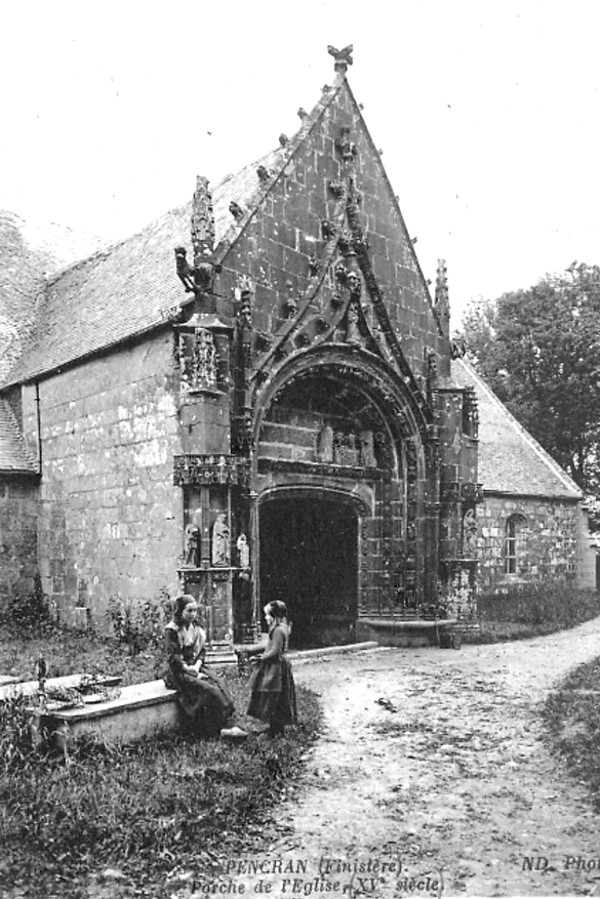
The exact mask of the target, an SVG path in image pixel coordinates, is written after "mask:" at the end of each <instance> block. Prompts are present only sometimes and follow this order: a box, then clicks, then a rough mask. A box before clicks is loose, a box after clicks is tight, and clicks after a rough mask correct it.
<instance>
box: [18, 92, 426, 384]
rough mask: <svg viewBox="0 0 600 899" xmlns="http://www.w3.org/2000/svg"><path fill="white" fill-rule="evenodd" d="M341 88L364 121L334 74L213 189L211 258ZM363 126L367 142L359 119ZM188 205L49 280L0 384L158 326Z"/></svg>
mask: <svg viewBox="0 0 600 899" xmlns="http://www.w3.org/2000/svg"><path fill="white" fill-rule="evenodd" d="M343 87H345V88H346V89H347V90H348V91H349V93H350V96H351V97H352V102H353V104H354V106H355V107H356V110H357V114H358V116H359V117H360V119H361V121H363V120H362V115H361V114H360V112H359V107H358V105H357V104H356V101H355V100H354V97H353V95H352V92H351V90H350V87H349V85H348V83H347V81H346V79H345V77H344V76H340V75H338V76H337V77H336V80H335V82H334V85H333V86H331V87H325V88H324V89H323V92H322V95H321V97H320V99H319V101H318V103H317V104H316V105H315V107H314V109H313V110H312V112H311V113H310V115H307V116H305V117H304V118H303V121H302V125H301V127H300V129H299V131H298V132H297V134H296V135H295V136H294V137H293V138H292V139H291V140H289V142H287V143H286V144H285V146H282V147H279V148H277V149H276V150H274V151H272V152H270V153H269V154H267V155H266V156H264V157H262V158H261V159H259V160H258V161H256V162H254V163H252V164H250V165H247V166H245V167H244V168H243V169H242V170H241V171H239V172H238V173H237V174H236V175H230V176H227V177H226V178H224V179H223V180H222V181H221V183H220V184H219V185H218V186H217V187H216V188H215V189H214V190H213V191H212V200H213V212H214V217H215V232H216V234H215V251H214V254H213V259H214V261H215V262H222V261H223V260H224V257H225V256H226V255H227V252H228V250H229V248H230V247H231V245H232V244H233V243H235V241H236V239H237V238H238V237H239V236H240V235H241V233H242V232H243V231H244V228H245V226H246V224H247V223H248V221H249V220H250V219H251V218H252V216H253V214H254V213H255V212H256V210H257V208H258V207H259V206H260V204H261V203H262V201H263V199H264V198H265V196H266V194H267V193H268V192H269V191H270V190H271V188H272V186H273V184H274V183H275V182H276V181H277V179H278V178H279V176H281V174H282V172H283V171H284V170H285V168H286V166H287V164H288V162H289V161H290V160H291V158H292V157H293V155H294V153H295V151H296V149H297V148H298V147H299V146H300V145H301V144H302V142H303V141H304V140H305V138H306V136H307V135H308V134H309V132H310V130H311V129H312V127H313V125H315V123H316V122H317V121H318V120H319V118H320V116H321V115H322V113H323V111H324V110H325V109H327V107H328V106H329V105H330V104H331V103H332V102H333V101H334V100H335V98H336V96H337V95H338V93H339V91H340V90H341V89H342V88H343ZM363 126H364V131H365V134H366V135H367V139H368V140H369V141H370V143H371V144H372V140H371V138H370V135H369V132H368V129H367V128H366V125H364V121H363ZM259 166H263V167H264V169H265V170H266V177H265V179H264V180H261V179H259V177H258V173H257V169H258V167H259ZM381 171H382V174H383V178H384V181H385V183H386V185H387V188H388V191H389V197H390V201H391V202H392V203H393V204H394V205H395V207H396V209H397V212H398V216H399V221H400V223H401V228H402V229H403V230H404V231H406V227H405V225H404V221H403V218H402V214H401V212H400V209H399V207H398V203H397V198H396V197H395V195H394V193H393V190H392V187H391V185H390V184H389V180H388V179H387V175H386V173H385V169H384V168H383V166H381ZM232 201H233V202H235V203H236V204H237V205H238V206H240V207H241V209H242V212H243V214H242V215H241V216H239V217H238V218H237V219H234V217H233V216H232V214H231V212H230V208H229V207H230V204H231V203H232ZM191 212H192V204H191V202H190V203H187V204H185V205H184V206H181V207H179V208H177V209H173V210H171V211H170V212H168V213H166V215H164V216H162V217H161V218H159V219H157V220H156V221H154V222H152V223H151V224H150V225H148V226H147V227H146V228H144V229H143V230H142V231H140V232H139V233H138V234H135V235H133V236H132V237H130V238H127V239H126V240H123V241H121V242H119V243H117V244H115V245H113V246H111V247H107V248H105V249H104V250H102V251H100V252H98V253H96V254H95V255H93V256H91V257H90V258H89V259H86V260H85V261H83V262H81V263H79V264H77V265H75V266H73V267H72V268H69V269H67V270H65V271H64V272H62V273H61V274H60V275H59V276H58V277H57V278H55V279H54V280H53V281H51V282H50V283H49V284H48V285H47V287H46V290H45V295H44V297H43V299H42V301H41V302H40V303H39V304H38V306H37V321H36V325H35V327H34V328H33V329H32V332H31V335H30V337H29V340H28V343H27V345H26V347H25V349H24V351H23V352H22V354H21V355H20V357H19V358H18V359H17V360H16V362H15V364H14V365H13V366H12V368H11V370H10V371H9V373H8V375H7V376H6V377H5V378H4V380H3V381H0V387H3V386H4V387H6V386H10V385H12V384H16V383H22V382H25V381H28V380H33V379H35V378H38V377H40V376H42V375H44V374H46V373H49V372H51V371H56V370H58V369H60V368H61V367H63V366H65V365H68V364H71V363H73V362H76V361H77V360H80V359H83V358H85V357H86V356H89V355H90V354H93V353H95V352H99V351H101V350H104V349H108V348H109V347H111V346H114V345H116V344H118V343H120V342H121V341H124V340H127V339H130V338H133V337H135V336H137V335H140V334H143V333H145V332H147V331H150V330H152V329H154V328H156V327H159V326H161V325H164V324H165V321H166V318H165V311H166V310H168V309H170V308H172V307H175V306H178V305H180V304H181V303H182V301H183V300H184V299H185V297H186V294H185V293H184V292H183V289H182V286H181V283H180V282H179V280H178V278H177V276H176V273H175V260H174V254H173V250H174V248H175V247H176V246H181V245H183V246H188V245H189V243H190V238H191ZM406 235H408V232H407V231H406ZM407 246H408V247H409V250H410V252H411V254H412V256H413V257H414V263H415V266H416V269H417V271H418V272H419V275H420V281H421V282H422V286H423V289H424V292H425V294H426V301H427V302H428V303H429V305H430V306H432V303H431V297H430V296H429V293H428V291H427V287H426V282H425V279H424V278H423V275H422V272H421V269H420V266H419V263H418V259H417V257H416V254H415V253H414V250H413V248H412V243H411V242H410V240H409V239H408V236H407Z"/></svg>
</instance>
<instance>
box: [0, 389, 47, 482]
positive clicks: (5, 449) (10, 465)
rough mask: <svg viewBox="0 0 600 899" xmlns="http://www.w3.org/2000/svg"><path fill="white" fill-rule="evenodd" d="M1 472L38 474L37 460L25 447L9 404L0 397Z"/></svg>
mask: <svg viewBox="0 0 600 899" xmlns="http://www.w3.org/2000/svg"><path fill="white" fill-rule="evenodd" d="M0 471H1V472H11V473H19V472H23V473H26V474H27V473H29V474H37V471H38V467H37V464H36V461H35V459H34V458H33V456H32V455H31V453H30V452H29V450H28V449H27V447H26V446H25V441H24V440H23V437H22V436H21V432H20V431H19V425H18V424H17V419H16V418H15V415H14V413H13V411H12V409H11V407H10V406H9V404H8V402H7V401H6V400H5V399H3V397H0Z"/></svg>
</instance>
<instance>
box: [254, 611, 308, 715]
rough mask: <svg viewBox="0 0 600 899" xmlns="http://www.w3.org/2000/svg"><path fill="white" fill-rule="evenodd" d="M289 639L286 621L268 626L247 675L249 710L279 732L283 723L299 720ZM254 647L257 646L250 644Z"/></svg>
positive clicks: (255, 650)
mask: <svg viewBox="0 0 600 899" xmlns="http://www.w3.org/2000/svg"><path fill="white" fill-rule="evenodd" d="M288 639H289V630H288V627H287V625H286V624H284V623H283V622H279V623H276V624H274V625H273V626H272V627H271V630H270V631H269V640H268V642H267V645H266V647H265V648H264V651H263V652H262V655H261V656H260V658H259V660H258V664H257V666H256V668H255V670H254V672H253V673H252V677H251V678H250V688H251V690H252V696H251V697H250V705H249V706H248V714H249V715H252V717H253V718H258V719H259V720H260V721H268V722H269V724H270V726H271V731H272V732H273V733H281V732H282V731H283V728H284V727H285V725H286V724H296V722H297V720H298V714H297V711H296V688H295V686H294V676H293V674H292V666H291V663H290V661H289V659H288V658H287V656H286V655H285V653H286V652H287V648H288ZM260 649H263V647H260ZM253 651H254V652H257V651H258V649H257V648H254V647H253Z"/></svg>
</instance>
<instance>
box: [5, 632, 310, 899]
mask: <svg viewBox="0 0 600 899" xmlns="http://www.w3.org/2000/svg"><path fill="white" fill-rule="evenodd" d="M40 651H41V652H42V654H43V656H44V658H45V659H46V661H47V662H48V664H49V666H50V673H51V675H58V674H61V675H62V674H70V673H76V672H81V671H84V670H87V671H88V672H91V673H99V674H120V675H122V676H123V682H124V683H135V682H141V681H145V680H151V679H155V678H156V677H159V676H160V662H159V663H158V664H157V657H158V656H159V655H160V653H159V652H147V653H139V654H137V655H131V654H130V653H129V652H128V651H127V647H125V646H123V645H122V644H118V643H116V642H115V641H112V640H103V639H99V638H95V637H90V636H89V635H87V634H83V635H82V634H79V635H76V634H72V633H65V632H61V631H59V630H56V629H48V630H47V631H46V633H45V634H43V635H38V636H32V637H31V638H30V639H25V638H23V637H19V636H18V635H9V634H7V633H6V632H4V634H3V637H2V641H1V642H0V673H2V674H7V673H14V674H16V675H20V676H22V677H25V678H26V679H33V670H34V665H35V660H36V658H37V657H38V653H39V652H40ZM223 676H224V677H225V678H226V679H227V685H228V687H229V689H230V690H231V692H232V694H233V696H234V699H235V703H236V709H238V710H239V711H240V712H243V711H244V710H245V709H246V707H247V703H248V698H249V691H248V686H247V682H246V680H245V679H243V678H240V677H239V676H238V675H237V672H236V671H230V672H226V673H225V674H224V675H223ZM297 692H298V711H299V717H300V724H299V725H298V727H296V728H292V729H291V730H289V731H288V733H287V734H286V735H285V736H284V737H277V738H275V739H270V738H267V739H264V738H259V737H257V736H251V737H249V738H248V739H247V740H246V741H245V742H244V743H243V744H240V745H232V744H228V743H225V742H222V741H200V740H193V739H191V738H186V737H184V736H182V735H179V734H173V733H169V734H163V735H162V736H160V737H158V738H153V739H147V740H142V741H140V742H138V743H135V744H132V745H130V746H120V745H105V744H101V743H92V742H90V741H85V742H84V741H82V742H81V743H80V744H79V746H78V747H77V749H76V750H75V751H74V753H73V755H72V761H71V762H70V764H68V765H65V763H64V762H63V761H62V760H61V758H60V757H58V756H56V755H53V754H51V753H50V752H43V751H36V750H34V749H33V748H32V747H31V746H30V743H29V732H28V728H27V717H26V715H25V712H24V709H23V703H22V702H19V701H13V702H10V703H4V704H0V847H2V848H1V849H0V895H2V896H3V897H4V896H5V895H6V896H13V895H14V896H28V897H44V899H50V897H61V899H63V897H65V899H66V897H69V899H70V897H84V896H85V897H87V896H88V895H91V894H90V893H89V892H88V891H89V889H90V885H91V888H92V889H93V890H98V891H99V892H97V895H105V896H106V897H108V896H113V895H114V896H117V895H120V896H134V895H135V896H148V897H155V899H163V897H169V896H172V895H173V894H174V893H175V892H177V891H178V890H179V889H181V888H183V886H185V885H186V884H187V885H188V886H189V885H190V883H193V882H195V883H197V884H199V883H201V882H203V881H204V882H206V879H207V877H208V878H209V879H211V880H212V879H214V877H216V876H218V873H219V869H220V866H221V865H222V864H224V863H225V862H226V860H227V859H228V858H231V856H232V855H236V856H239V855H240V854H246V855H247V854H251V853H252V852H253V850H254V851H257V850H258V849H260V848H261V847H263V846H264V845H265V841H270V842H274V841H276V840H278V839H281V838H282V833H281V825H279V824H278V822H277V806H278V803H279V802H280V801H281V800H282V798H284V797H286V796H287V795H289V794H290V792H292V791H294V790H295V789H297V784H298V778H299V775H300V774H301V772H302V770H303V767H304V762H305V759H306V757H307V750H308V749H309V748H310V746H311V744H312V743H313V741H314V740H315V739H316V738H317V736H318V728H319V725H320V720H321V713H320V708H319V705H318V702H317V698H316V696H315V695H314V694H313V693H311V692H310V691H308V690H306V689H303V688H302V687H298V689H297ZM247 721H248V719H246V718H245V716H244V715H243V714H242V715H241V716H240V723H241V724H242V725H244V724H245V723H247ZM111 872H112V873H111ZM104 876H109V877H111V878H114V879H113V880H110V881H108V883H107V884H105V886H104V887H103V886H102V885H103V883H105V881H103V877H104ZM186 878H187V879H186ZM94 885H96V886H94ZM103 889H105V890H107V892H102V890H103ZM94 894H96V893H94Z"/></svg>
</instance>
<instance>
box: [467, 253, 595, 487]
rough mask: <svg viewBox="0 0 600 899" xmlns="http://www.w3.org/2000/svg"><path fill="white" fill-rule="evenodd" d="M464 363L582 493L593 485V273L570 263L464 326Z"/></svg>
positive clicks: (485, 303) (479, 309) (473, 312)
mask: <svg viewBox="0 0 600 899" xmlns="http://www.w3.org/2000/svg"><path fill="white" fill-rule="evenodd" d="M461 336H462V337H463V338H464V340H465V341H466V344H467V348H468V353H469V357H470V359H471V361H472V362H474V364H475V366H476V368H477V369H478V371H479V372H480V373H481V374H482V376H483V377H484V378H485V379H486V380H487V382H488V383H489V384H490V386H491V387H492V389H493V390H494V391H495V393H496V394H497V395H498V397H499V398H500V399H501V400H502V401H503V402H504V403H505V405H506V406H507V407H508V408H509V409H510V411H511V412H512V413H513V415H514V416H515V418H517V420H518V421H519V422H520V423H521V424H522V425H523V426H524V427H525V428H527V430H528V431H529V432H530V433H531V434H532V435H533V436H534V437H535V438H536V439H537V440H538V441H539V442H540V443H541V444H542V446H543V447H544V448H545V449H546V450H547V451H548V452H549V453H550V455H551V456H553V458H554V459H556V461H557V462H558V463H559V464H560V465H561V466H562V467H563V468H564V469H565V470H566V471H567V472H568V473H569V474H570V475H571V477H572V478H573V479H574V480H575V481H576V483H577V484H578V485H579V486H580V487H581V488H582V489H583V490H584V491H586V492H590V493H591V492H597V490H598V487H599V485H600V462H599V460H600V455H599V446H600V267H598V266H596V265H592V266H590V265H586V264H584V263H579V264H578V263H576V262H574V263H573V264H572V265H571V266H569V268H568V269H566V271H565V272H564V273H561V274H559V275H548V276H546V277H545V278H544V279H542V280H541V281H540V282H539V283H538V284H536V285H535V286H534V287H530V288H529V289H528V290H518V291H515V292H512V293H506V294H503V296H501V297H500V298H499V299H497V300H479V301H477V302H476V303H474V304H472V305H471V307H470V308H469V309H468V310H467V312H466V314H465V316H464V318H463V331H462V334H461Z"/></svg>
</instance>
